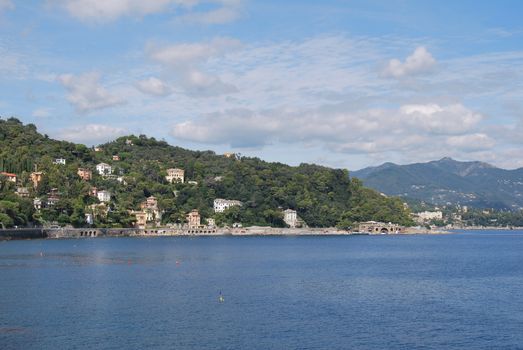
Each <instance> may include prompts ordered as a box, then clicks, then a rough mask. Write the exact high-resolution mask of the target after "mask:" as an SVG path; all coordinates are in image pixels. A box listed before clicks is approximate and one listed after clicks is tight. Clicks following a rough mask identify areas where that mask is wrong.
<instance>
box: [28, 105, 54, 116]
mask: <svg viewBox="0 0 523 350" xmlns="http://www.w3.org/2000/svg"><path fill="white" fill-rule="evenodd" d="M31 115H32V116H33V117H35V118H47V117H49V116H50V115H51V109H49V108H43V107H42V108H37V109H35V110H34V111H33V113H31Z"/></svg>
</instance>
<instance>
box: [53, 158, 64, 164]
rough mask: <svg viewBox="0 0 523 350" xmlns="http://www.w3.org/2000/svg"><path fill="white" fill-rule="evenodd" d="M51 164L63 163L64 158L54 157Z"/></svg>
mask: <svg viewBox="0 0 523 350" xmlns="http://www.w3.org/2000/svg"><path fill="white" fill-rule="evenodd" d="M53 164H57V165H65V159H64V158H56V159H55V160H54V161H53Z"/></svg>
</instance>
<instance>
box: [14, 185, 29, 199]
mask: <svg viewBox="0 0 523 350" xmlns="http://www.w3.org/2000/svg"><path fill="white" fill-rule="evenodd" d="M16 194H17V195H18V196H19V197H22V198H28V197H29V189H28V188H27V187H18V188H17V189H16Z"/></svg>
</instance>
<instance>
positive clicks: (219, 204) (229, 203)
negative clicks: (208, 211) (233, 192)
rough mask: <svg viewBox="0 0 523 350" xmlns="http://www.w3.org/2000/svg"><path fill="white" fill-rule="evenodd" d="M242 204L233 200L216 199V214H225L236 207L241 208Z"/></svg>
mask: <svg viewBox="0 0 523 350" xmlns="http://www.w3.org/2000/svg"><path fill="white" fill-rule="evenodd" d="M241 205H242V202H240V201H237V200H233V199H223V198H216V199H215V200H214V212H215V213H223V212H224V211H225V210H226V209H229V208H230V207H234V206H241Z"/></svg>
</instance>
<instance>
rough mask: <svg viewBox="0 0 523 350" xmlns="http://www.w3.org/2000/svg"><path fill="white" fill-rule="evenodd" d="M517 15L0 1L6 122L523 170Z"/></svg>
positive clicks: (404, 5) (321, 158) (293, 154)
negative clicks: (445, 160) (469, 162)
mask: <svg viewBox="0 0 523 350" xmlns="http://www.w3.org/2000/svg"><path fill="white" fill-rule="evenodd" d="M522 17H523V1H519V0H513V1H509V0H498V1H490V0H484V1H480V0H474V1H472V0H460V1H441V0H437V1H430V0H413V1H408V0H387V1H385V0H382V1H374V0H364V1H356V0H354V1H352V0H345V1H341V0H338V1H336V0H322V1H307V0H288V1H284V0H263V1H262V0H259V1H256V0H151V1H143V0H103V1H102V0H19V1H17V0H0V116H2V117H3V118H7V117H16V118H18V119H20V120H21V121H23V122H24V123H34V124H36V125H37V127H38V128H39V130H40V131H41V132H43V133H46V134H48V135H49V136H51V137H53V138H57V139H64V140H68V141H73V142H79V143H84V144H87V145H96V144H100V143H104V142H107V141H111V140H113V139H115V138H116V137H119V136H122V135H128V134H135V135H139V134H145V135H147V136H152V137H155V138H157V139H163V140H165V141H167V142H168V143H170V144H172V145H177V146H181V147H185V148H189V149H195V150H196V149H198V150H208V149H210V150H213V151H216V152H217V153H223V152H235V153H241V154H242V155H245V156H256V157H260V158H262V159H264V160H268V161H278V162H282V163H287V164H291V165H297V164H300V163H317V164H322V165H326V166H331V167H336V168H346V169H349V170H357V169H360V168H363V167H367V166H374V165H379V164H381V163H383V162H395V163H398V164H408V163H414V162H425V161H430V160H436V159H440V158H442V157H452V158H455V159H458V160H478V161H484V162H488V163H491V164H493V165H496V166H499V167H503V168H509V169H512V168H518V167H523V157H522V155H523V21H521V18H522Z"/></svg>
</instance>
